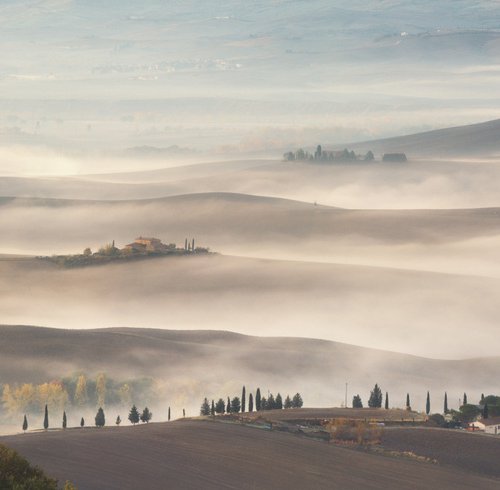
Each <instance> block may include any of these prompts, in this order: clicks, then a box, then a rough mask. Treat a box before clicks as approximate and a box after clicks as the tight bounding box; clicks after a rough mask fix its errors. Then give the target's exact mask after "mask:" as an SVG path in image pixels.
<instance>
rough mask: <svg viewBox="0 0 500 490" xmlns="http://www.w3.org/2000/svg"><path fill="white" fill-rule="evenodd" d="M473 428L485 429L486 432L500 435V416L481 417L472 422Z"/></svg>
mask: <svg viewBox="0 0 500 490" xmlns="http://www.w3.org/2000/svg"><path fill="white" fill-rule="evenodd" d="M470 427H471V428H472V430H484V432H485V433H486V434H493V435H495V436H497V435H500V417H491V418H487V419H479V420H476V421H475V422H472V423H471V424H470Z"/></svg>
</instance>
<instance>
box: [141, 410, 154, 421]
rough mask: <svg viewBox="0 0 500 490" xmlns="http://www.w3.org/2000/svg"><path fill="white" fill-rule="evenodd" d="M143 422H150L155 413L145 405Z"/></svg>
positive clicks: (142, 414) (142, 415)
mask: <svg viewBox="0 0 500 490" xmlns="http://www.w3.org/2000/svg"><path fill="white" fill-rule="evenodd" d="M140 418H141V422H145V423H146V424H149V421H150V420H151V419H152V418H153V414H152V413H151V411H150V410H149V408H148V407H145V408H144V410H143V411H142V413H141V417H140Z"/></svg>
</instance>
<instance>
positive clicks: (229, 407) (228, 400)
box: [226, 397, 231, 413]
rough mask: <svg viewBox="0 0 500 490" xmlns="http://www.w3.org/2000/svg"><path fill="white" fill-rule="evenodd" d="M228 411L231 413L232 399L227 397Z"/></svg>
mask: <svg viewBox="0 0 500 490" xmlns="http://www.w3.org/2000/svg"><path fill="white" fill-rule="evenodd" d="M226 413H231V399H230V398H229V397H227V403H226Z"/></svg>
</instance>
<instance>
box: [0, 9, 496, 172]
mask: <svg viewBox="0 0 500 490" xmlns="http://www.w3.org/2000/svg"><path fill="white" fill-rule="evenodd" d="M496 14H498V2H491V1H471V0H461V1H457V0H453V1H451V0H441V1H440V2H435V1H427V0H426V1H420V2H418V5H417V4H415V2H414V1H409V0H404V1H383V2H381V1H378V0H377V1H375V0H373V1H362V2H361V1H349V2H348V1H343V0H336V1H331V0H328V1H327V0H312V1H311V0H308V1H302V0H283V1H278V0H275V1H271V0H258V1H255V2H251V3H248V2H243V1H241V0H225V1H220V0H217V1H216V0H205V1H203V2H202V1H194V0H191V1H184V2H176V1H167V2H157V1H149V2H146V3H145V2H139V1H130V0H126V1H119V2H118V1H112V2H106V4H104V5H103V4H102V3H101V2H94V1H85V2H83V1H73V0H21V1H19V0H16V1H9V0H7V1H3V2H2V3H1V5H0V45H1V46H2V52H3V55H2V60H1V61H0V94H1V96H0V145H2V146H12V145H21V146H25V145H30V146H37V147H40V146H42V147H46V146H49V147H51V148H55V149H56V151H57V152H60V151H61V149H64V150H65V153H66V154H67V153H68V152H70V153H71V152H74V151H78V153H82V152H83V153H89V152H90V153H93V152H95V151H96V150H97V149H105V150H112V151H119V150H122V149H124V148H127V147H130V146H136V145H153V146H159V147H168V146H171V145H176V144H177V145H180V146H181V147H187V148H194V149H197V150H204V151H206V150H211V151H213V150H216V151H219V152H220V151H225V152H227V151H235V150H236V151H238V150H245V151H253V150H264V151H274V152H276V153H277V154H280V152H281V150H282V148H285V147H287V146H289V145H311V144H315V143H316V142H317V141H318V140H320V141H323V142H326V143H335V142H337V143H338V142H349V141H352V140H363V139H368V138H372V137H379V136H383V135H391V134H401V133H404V132H411V131H416V130H420V129H429V128H435V127H446V126H449V125H453V124H462V123H470V122H476V121H481V120H487V119H493V118H495V117H496V115H497V114H498V110H499V108H500V101H499V99H498V85H499V82H500V64H499V58H500V48H499V46H500V34H499V33H498V32H497V31H496V30H495V29H496V28H497V27H498V26H497V22H496V19H498V16H497V15H496ZM243 115H244V117H242V116H243ZM56 160H57V161H56V162H55V165H57V167H56V168H58V169H60V168H61V160H60V159H56ZM7 162H8V156H5V155H4V154H0V166H1V165H3V164H6V163H7ZM66 163H68V165H66V164H65V163H64V162H63V163H62V168H63V169H65V170H67V171H69V172H71V171H73V170H74V166H72V165H71V164H70V162H66Z"/></svg>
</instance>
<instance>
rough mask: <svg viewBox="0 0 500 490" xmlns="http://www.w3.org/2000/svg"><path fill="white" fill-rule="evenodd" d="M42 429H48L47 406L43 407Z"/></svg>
mask: <svg viewBox="0 0 500 490" xmlns="http://www.w3.org/2000/svg"><path fill="white" fill-rule="evenodd" d="M43 428H44V429H45V430H47V429H48V428H49V409H48V407H47V405H45V415H44V417H43Z"/></svg>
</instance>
